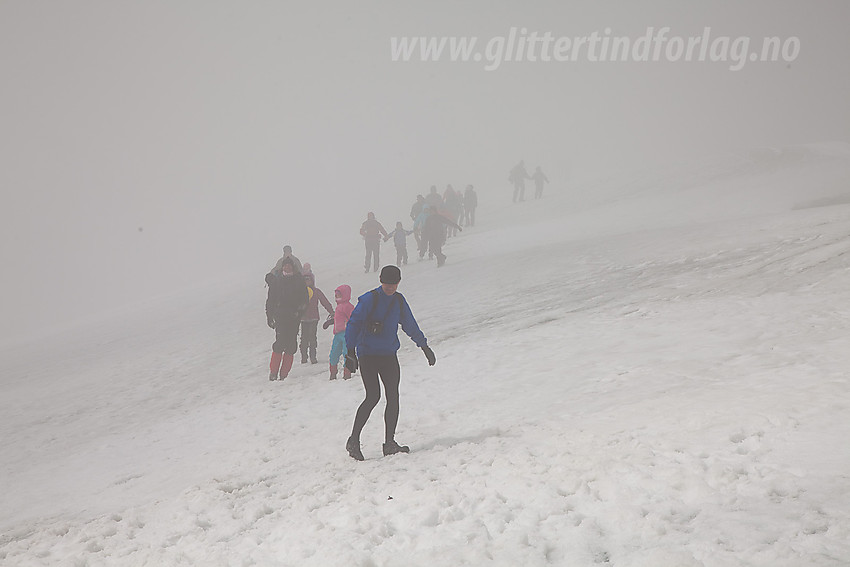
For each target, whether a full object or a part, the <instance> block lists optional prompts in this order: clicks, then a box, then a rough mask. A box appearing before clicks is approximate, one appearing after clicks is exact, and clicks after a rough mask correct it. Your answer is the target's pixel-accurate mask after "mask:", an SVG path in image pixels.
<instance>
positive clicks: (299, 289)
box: [266, 257, 310, 380]
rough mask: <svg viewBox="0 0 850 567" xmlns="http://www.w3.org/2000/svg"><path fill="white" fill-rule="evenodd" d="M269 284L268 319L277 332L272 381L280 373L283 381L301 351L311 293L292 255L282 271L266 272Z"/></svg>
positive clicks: (273, 347) (270, 368)
mask: <svg viewBox="0 0 850 567" xmlns="http://www.w3.org/2000/svg"><path fill="white" fill-rule="evenodd" d="M266 283H267V284H269V295H268V298H267V299H266V322H267V323H268V325H269V327H271V328H272V329H274V332H275V341H274V344H272V358H271V362H270V363H269V370H270V374H269V380H277V379H278V372H280V379H281V380H283V379H284V378H286V377H287V375H288V374H289V371H290V369H291V368H292V360H293V358H294V356H295V352H296V351H297V350H298V327H299V326H300V324H301V316H302V315H303V314H304V310H305V309H307V303H308V302H309V301H310V295H309V292H308V290H307V283H306V282H305V281H304V276H302V275H301V274H300V273H298V272H296V271H295V264H294V263H293V261H292V258H289V257H287V258H284V259H283V263H282V264H281V273H280V274H274V273H273V272H269V273H268V274H266Z"/></svg>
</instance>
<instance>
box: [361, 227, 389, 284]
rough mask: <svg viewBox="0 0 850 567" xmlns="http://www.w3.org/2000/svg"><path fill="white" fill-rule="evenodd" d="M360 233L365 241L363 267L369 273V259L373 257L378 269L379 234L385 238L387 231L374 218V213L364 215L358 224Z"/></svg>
mask: <svg viewBox="0 0 850 567" xmlns="http://www.w3.org/2000/svg"><path fill="white" fill-rule="evenodd" d="M360 235H361V236H362V237H363V240H364V241H365V242H366V263H365V264H364V268H365V269H366V273H369V265H370V259H371V258H374V262H375V270H374V271H376V272H377V271H378V266H379V265H380V263H381V235H383V236H384V238H386V236H387V231H386V230H384V226H383V225H382V224H381V223H379V222H378V221H377V219H375V213H369V214H368V215H366V220H365V221H363V224H362V225H361V226H360Z"/></svg>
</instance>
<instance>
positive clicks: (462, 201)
mask: <svg viewBox="0 0 850 567" xmlns="http://www.w3.org/2000/svg"><path fill="white" fill-rule="evenodd" d="M477 207H478V194H477V193H476V192H475V188H474V187H473V186H472V185H467V186H466V190H465V191H464V192H463V193H461V192H460V191H456V190H455V189H454V187H452V186H451V185H447V186H446V190H445V191H444V192H443V194H442V195H441V194H440V193H438V192H437V186H436V185H432V186H431V190H430V192H429V193H428V195H427V196H423V195H417V196H416V202H414V203H413V206H412V207H411V208H410V219H411V220H412V221H413V227H412V229H411V230H408V229H406V228H404V224H403V223H402V222H401V221H398V222H396V225H395V229H394V230H393V231H392V232H389V233H388V232H387V231H386V229H385V228H384V226H383V225H382V224H381V223H380V222H378V220H377V219H376V218H375V213H371V212H370V213H368V214H367V215H366V220H365V221H363V224H362V225H361V226H360V235H361V236H362V237H363V241H364V243H365V245H366V258H365V261H364V264H363V269H364V270H365V271H366V272H369V271H375V272H377V271H378V266H379V265H380V262H381V261H380V258H381V241H382V240H383V241H384V242H386V241H388V240H389V239H390V238H392V239H393V244H394V245H395V250H396V265H398V266H402V265H404V264H407V261H408V253H407V237H408V236H410V235H411V234H412V235H413V238H414V239H415V240H416V249H417V251H418V252H419V259H420V260H424V259H425V254H426V253H427V254H428V259H429V260H433V259H434V258H436V259H437V267H440V266H442V265H443V264H445V263H446V255H445V254H443V245H444V244H445V243H446V239H448V238H451V237H452V236H457V233H458V232H462V231H463V228H462V227H461V224H460V223H463V225H464V226H475V210H476V208H477Z"/></svg>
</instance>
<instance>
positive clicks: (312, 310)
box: [301, 262, 334, 364]
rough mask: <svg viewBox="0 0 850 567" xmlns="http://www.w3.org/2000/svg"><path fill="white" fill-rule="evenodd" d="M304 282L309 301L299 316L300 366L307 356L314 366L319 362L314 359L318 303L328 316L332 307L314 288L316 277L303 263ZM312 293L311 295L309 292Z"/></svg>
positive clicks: (322, 294) (306, 263)
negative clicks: (302, 313)
mask: <svg viewBox="0 0 850 567" xmlns="http://www.w3.org/2000/svg"><path fill="white" fill-rule="evenodd" d="M303 269H304V274H303V275H304V281H306V282H307V288H308V295H310V301H309V302H308V303H307V310H306V311H304V315H302V316H301V364H306V363H307V356H308V354H309V356H310V363H311V364H316V363H317V362H319V361H318V360H317V359H316V347H317V346H318V339H317V338H316V330H317V329H318V327H319V303H321V304H322V307H324V308H325V311H327V312H328V313H329V314H331V315H333V312H334V307H333V305H331V302H330V301H328V298H327V297H325V294H324V293H322V290H320V289H319V288H317V287H316V276H314V275H313V271H312V270H311V269H310V263H309V262H305V263H304V268H303ZM310 291H312V294H310V293H309V292H310Z"/></svg>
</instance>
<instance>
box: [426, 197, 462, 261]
mask: <svg viewBox="0 0 850 567" xmlns="http://www.w3.org/2000/svg"><path fill="white" fill-rule="evenodd" d="M423 214H425V215H426V216H425V218H424V220H423V221H422V247H421V248H420V249H419V257H420V258H422V257H423V256H425V251H426V250H427V251H428V254H429V256H430V255H431V254H433V255H434V256H436V257H437V266H438V267H439V266H442V265H443V264H445V263H446V255H445V254H443V244H445V242H446V227H447V226H451V227H454V228H455V229H457V230H459V231H461V232H463V229H462V228H461V227H460V225H459V224H457V223H456V222H454V221H452V220H451V219H449V218H446V217H445V216H444V215H441V214H440V213H439V212H437V211H436V210H435V209H434V208H433V207H431V206H430V205H429V206H426V207H425V212H424V213H423Z"/></svg>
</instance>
